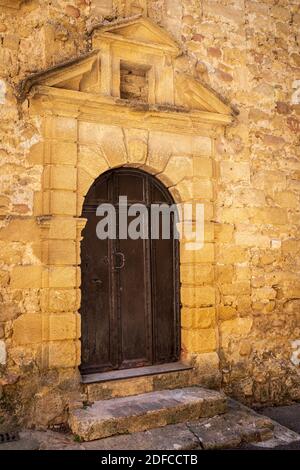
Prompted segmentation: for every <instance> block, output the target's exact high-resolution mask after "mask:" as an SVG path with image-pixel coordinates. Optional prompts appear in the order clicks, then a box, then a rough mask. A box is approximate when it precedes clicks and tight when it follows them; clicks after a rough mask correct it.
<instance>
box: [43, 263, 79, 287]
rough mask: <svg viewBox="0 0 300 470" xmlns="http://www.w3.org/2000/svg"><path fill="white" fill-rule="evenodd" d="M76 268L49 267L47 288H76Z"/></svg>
mask: <svg viewBox="0 0 300 470" xmlns="http://www.w3.org/2000/svg"><path fill="white" fill-rule="evenodd" d="M76 276H77V269H76V267H71V266H64V267H50V268H49V287H50V288H51V287H53V288H56V287H57V288H64V287H76Z"/></svg>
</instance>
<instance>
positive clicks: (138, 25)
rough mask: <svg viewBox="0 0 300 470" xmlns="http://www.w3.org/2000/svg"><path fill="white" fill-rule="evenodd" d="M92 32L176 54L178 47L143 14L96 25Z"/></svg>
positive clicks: (178, 50)
mask: <svg viewBox="0 0 300 470" xmlns="http://www.w3.org/2000/svg"><path fill="white" fill-rule="evenodd" d="M93 33H94V34H95V35H97V36H102V37H106V38H110V39H115V40H119V41H123V42H124V41H125V42H131V43H139V44H144V45H145V46H146V45H148V46H149V47H158V48H166V49H167V50H168V51H169V52H173V53H176V54H178V53H179V52H180V48H179V46H178V44H177V43H176V41H175V40H174V39H173V38H172V37H171V36H170V34H169V33H167V32H166V31H165V30H163V29H162V28H161V27H160V26H158V25H157V24H155V23H153V22H152V21H151V20H149V19H148V18H144V17H143V16H138V17H132V18H126V19H122V20H116V21H113V22H111V23H107V24H102V25H100V26H96V27H94V29H93Z"/></svg>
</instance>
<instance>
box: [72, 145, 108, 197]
mask: <svg viewBox="0 0 300 470" xmlns="http://www.w3.org/2000/svg"><path fill="white" fill-rule="evenodd" d="M78 168H79V172H78V176H80V177H81V180H80V183H79V184H80V187H79V190H80V194H86V193H83V192H81V191H82V189H84V190H86V187H85V185H84V187H83V188H82V184H84V183H85V182H86V181H87V177H86V176H85V175H84V174H83V173H82V172H83V171H84V172H86V173H87V174H88V175H90V177H92V178H93V179H95V178H98V176H100V175H101V173H104V172H105V171H107V170H108V169H109V165H108V163H107V161H106V159H105V158H104V156H103V153H102V151H101V148H100V147H97V146H95V145H80V146H79V151H78ZM80 170H81V172H80ZM93 179H92V180H90V184H89V187H90V186H91V184H92V182H93Z"/></svg>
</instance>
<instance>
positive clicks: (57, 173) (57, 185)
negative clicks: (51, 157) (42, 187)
mask: <svg viewBox="0 0 300 470" xmlns="http://www.w3.org/2000/svg"><path fill="white" fill-rule="evenodd" d="M44 180H45V181H47V186H46V187H48V188H51V189H65V190H71V191H72V190H73V191H75V190H76V186H77V172H76V168H74V167H71V166H67V165H52V166H47V167H46V168H45V171H44Z"/></svg>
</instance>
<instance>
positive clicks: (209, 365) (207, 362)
mask: <svg viewBox="0 0 300 470" xmlns="http://www.w3.org/2000/svg"><path fill="white" fill-rule="evenodd" d="M219 364H220V360H219V356H218V354H217V353H216V352H210V353H202V354H198V355H197V356H196V357H195V366H196V367H197V370H198V372H199V374H201V375H214V374H216V373H218V372H219Z"/></svg>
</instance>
